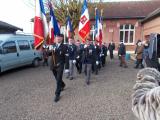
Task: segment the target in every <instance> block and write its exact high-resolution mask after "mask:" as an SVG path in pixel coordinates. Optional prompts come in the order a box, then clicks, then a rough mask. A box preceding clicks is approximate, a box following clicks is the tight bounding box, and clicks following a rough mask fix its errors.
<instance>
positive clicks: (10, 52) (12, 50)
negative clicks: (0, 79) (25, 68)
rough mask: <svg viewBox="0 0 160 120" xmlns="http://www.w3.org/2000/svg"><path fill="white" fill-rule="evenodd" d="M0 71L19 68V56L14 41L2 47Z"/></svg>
mask: <svg viewBox="0 0 160 120" xmlns="http://www.w3.org/2000/svg"><path fill="white" fill-rule="evenodd" d="M2 50H3V54H1V57H2V58H1V63H2V69H4V70H8V69H11V68H15V67H18V66H19V56H18V53H17V47H16V43H15V41H8V42H6V43H4V44H3V45H2Z"/></svg>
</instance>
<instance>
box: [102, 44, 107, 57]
mask: <svg viewBox="0 0 160 120" xmlns="http://www.w3.org/2000/svg"><path fill="white" fill-rule="evenodd" d="M107 51H108V49H107V47H106V46H104V45H102V47H101V54H104V56H105V57H106V56H107Z"/></svg>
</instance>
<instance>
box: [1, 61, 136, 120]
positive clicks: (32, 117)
mask: <svg viewBox="0 0 160 120" xmlns="http://www.w3.org/2000/svg"><path fill="white" fill-rule="evenodd" d="M118 65H119V62H118V60H117V59H116V60H113V61H111V60H107V65H106V67H105V68H102V69H101V71H100V72H99V75H92V77H91V78H92V80H91V84H90V85H89V86H87V85H86V84H85V81H84V75H79V74H77V75H76V79H74V80H72V81H70V80H68V79H65V77H64V81H65V83H66V88H65V91H63V92H62V94H61V99H60V101H59V102H58V103H54V102H53V98H54V90H55V80H54V78H53V75H52V72H51V71H50V70H49V68H48V67H43V66H41V67H38V68H32V67H24V68H20V69H16V70H12V71H8V72H5V73H3V74H2V75H1V76H0V120H136V119H135V117H134V115H133V114H132V111H131V97H130V96H131V93H132V87H133V85H134V83H135V82H134V81H135V78H136V73H137V72H138V70H135V69H134V68H133V66H134V64H133V62H132V61H130V62H129V63H128V66H129V68H121V67H119V66H118Z"/></svg>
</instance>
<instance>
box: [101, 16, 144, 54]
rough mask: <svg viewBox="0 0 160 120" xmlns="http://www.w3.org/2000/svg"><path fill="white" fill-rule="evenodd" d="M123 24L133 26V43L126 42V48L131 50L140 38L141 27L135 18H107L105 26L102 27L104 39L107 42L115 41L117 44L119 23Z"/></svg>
mask: <svg viewBox="0 0 160 120" xmlns="http://www.w3.org/2000/svg"><path fill="white" fill-rule="evenodd" d="M124 24H132V25H134V26H135V34H134V43H133V44H132V45H128V44H126V48H127V50H128V51H133V50H134V49H135V43H136V41H137V40H138V39H142V35H141V30H142V27H141V25H140V23H139V22H138V20H136V19H132V20H129V19H121V20H107V21H106V27H105V28H104V41H106V42H107V43H109V42H110V41H111V40H113V41H114V42H115V43H116V46H118V44H119V42H120V25H124Z"/></svg>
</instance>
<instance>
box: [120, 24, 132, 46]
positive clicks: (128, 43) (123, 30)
mask: <svg viewBox="0 0 160 120" xmlns="http://www.w3.org/2000/svg"><path fill="white" fill-rule="evenodd" d="M126 25H129V29H125V26H126ZM120 26H123V29H121V28H120V29H119V38H120V39H121V37H120V33H121V32H123V40H122V41H123V43H124V44H125V45H134V42H135V26H134V25H133V26H134V29H131V26H132V24H123V25H120ZM126 31H128V42H127V43H126V42H125V32H126ZM131 31H133V42H132V43H130V32H131ZM120 41H121V40H120Z"/></svg>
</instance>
